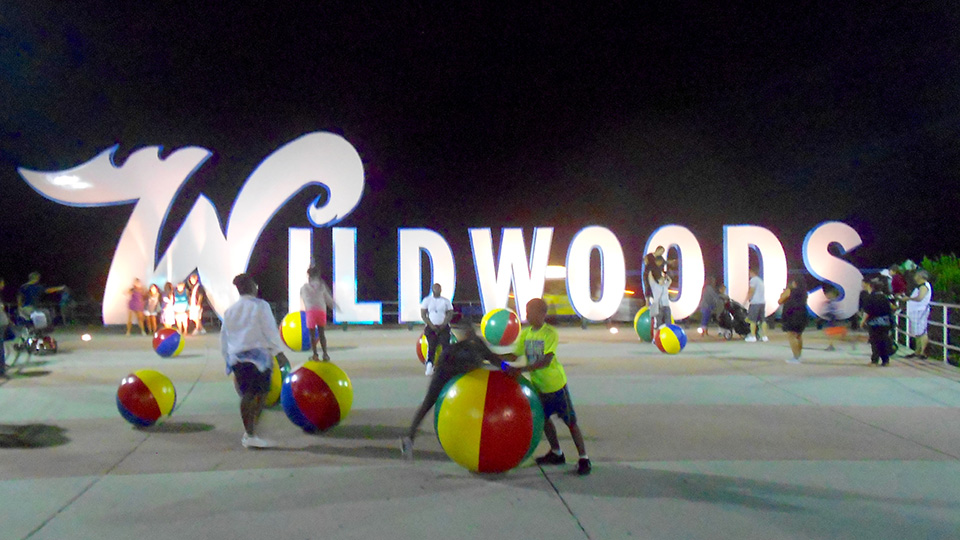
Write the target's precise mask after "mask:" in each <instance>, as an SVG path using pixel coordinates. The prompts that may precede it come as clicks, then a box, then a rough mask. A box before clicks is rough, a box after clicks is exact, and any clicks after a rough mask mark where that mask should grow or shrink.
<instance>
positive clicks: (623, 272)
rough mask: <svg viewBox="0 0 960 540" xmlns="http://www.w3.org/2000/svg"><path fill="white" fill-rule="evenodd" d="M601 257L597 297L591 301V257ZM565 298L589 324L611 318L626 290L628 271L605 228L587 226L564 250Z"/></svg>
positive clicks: (609, 233) (619, 246)
mask: <svg viewBox="0 0 960 540" xmlns="http://www.w3.org/2000/svg"><path fill="white" fill-rule="evenodd" d="M594 250H597V252H598V253H599V254H600V298H599V299H598V300H596V301H594V300H593V298H592V291H591V286H590V255H591V253H592V252H593V251H594ZM566 266H567V296H568V297H569V298H570V305H571V306H573V310H574V311H576V312H577V315H580V316H581V317H583V318H585V319H589V320H591V321H603V320H606V319H609V318H610V317H612V316H613V315H614V314H615V313H616V312H617V308H618V307H620V302H621V301H622V300H623V291H624V289H625V288H626V285H627V283H626V278H627V268H626V261H625V260H624V257H623V247H621V245H620V241H619V240H618V239H617V236H616V235H615V234H613V232H612V231H611V230H610V229H607V228H604V227H586V228H584V229H581V230H580V232H578V233H577V234H576V236H574V237H573V240H572V241H571V242H570V247H569V249H567V265H566Z"/></svg>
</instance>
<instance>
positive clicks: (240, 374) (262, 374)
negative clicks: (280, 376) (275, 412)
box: [232, 362, 271, 396]
mask: <svg viewBox="0 0 960 540" xmlns="http://www.w3.org/2000/svg"><path fill="white" fill-rule="evenodd" d="M232 371H233V376H234V377H236V381H237V388H238V389H239V390H240V393H241V394H243V395H254V396H257V395H260V394H266V393H267V392H269V391H270V375H271V373H270V372H271V370H269V369H268V370H266V371H260V370H259V369H258V368H257V366H255V365H254V364H252V363H250V362H237V363H236V364H234V365H233V370H232Z"/></svg>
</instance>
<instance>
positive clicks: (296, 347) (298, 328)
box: [280, 311, 310, 352]
mask: <svg viewBox="0 0 960 540" xmlns="http://www.w3.org/2000/svg"><path fill="white" fill-rule="evenodd" d="M280 338H281V339H282V340H283V344H284V345H286V346H287V347H290V350H291V351H296V352H303V351H309V350H310V329H309V328H307V314H306V313H304V312H303V311H294V312H293V313H288V314H286V315H285V316H284V317H283V320H282V321H280Z"/></svg>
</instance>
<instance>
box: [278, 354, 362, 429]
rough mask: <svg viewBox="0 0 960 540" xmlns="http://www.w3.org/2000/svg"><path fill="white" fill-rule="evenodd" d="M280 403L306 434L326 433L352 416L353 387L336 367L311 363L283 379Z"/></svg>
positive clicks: (345, 375)
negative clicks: (307, 432) (349, 415)
mask: <svg viewBox="0 0 960 540" xmlns="http://www.w3.org/2000/svg"><path fill="white" fill-rule="evenodd" d="M280 403H281V405H283V412H285V413H286V414H287V418H289V419H290V421H291V422H293V423H294V424H296V425H298V426H300V427H301V428H303V430H304V431H309V432H316V431H326V430H328V429H330V428H332V427H333V426H335V425H337V424H339V423H340V422H342V421H343V420H344V419H345V418H346V417H347V415H348V414H350V408H351V407H352V406H353V385H352V384H351V383H350V378H349V377H347V374H346V373H344V371H343V370H342V369H340V368H339V367H337V366H336V365H335V364H333V363H331V362H314V361H312V360H311V361H309V362H307V363H305V364H303V366H302V367H300V369H298V370H296V371H294V372H293V374H291V375H290V376H289V377H287V378H285V379H284V381H283V387H282V389H281V390H280Z"/></svg>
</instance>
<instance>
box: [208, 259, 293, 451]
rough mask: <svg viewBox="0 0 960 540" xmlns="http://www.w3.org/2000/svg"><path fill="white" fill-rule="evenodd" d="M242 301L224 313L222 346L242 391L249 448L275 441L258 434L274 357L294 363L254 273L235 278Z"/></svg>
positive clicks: (259, 446)
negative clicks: (286, 349)
mask: <svg viewBox="0 0 960 540" xmlns="http://www.w3.org/2000/svg"><path fill="white" fill-rule="evenodd" d="M233 284H234V285H236V287H237V291H238V292H239V293H240V300H238V301H237V303H235V304H234V305H232V306H230V307H229V308H227V310H226V311H225V312H224V313H223V327H222V328H221V329H220V349H221V352H222V353H223V359H224V361H226V363H227V374H228V375H229V374H230V373H231V372H232V373H233V376H234V385H235V386H236V387H237V393H238V394H240V418H241V419H243V428H244V433H243V438H241V440H240V442H241V443H242V444H243V446H244V447H245V448H270V447H272V446H276V444H275V443H274V442H273V441H270V440H268V439H264V438H261V437H258V436H257V435H256V427H257V422H258V421H259V419H260V413H261V412H263V406H264V400H265V398H266V395H267V392H269V391H270V374H271V373H270V372H271V370H272V368H273V357H274V356H276V358H277V362H278V363H279V364H281V365H283V364H287V365H289V364H290V362H289V361H288V360H287V357H286V355H284V354H283V341H281V339H280V330H279V328H278V327H277V321H276V319H275V318H274V316H273V310H271V309H270V304H268V303H266V302H265V301H264V300H261V299H259V298H257V290H258V287H257V284H256V282H254V281H253V278H252V277H251V276H250V274H240V275H238V276H237V277H235V278H233Z"/></svg>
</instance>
